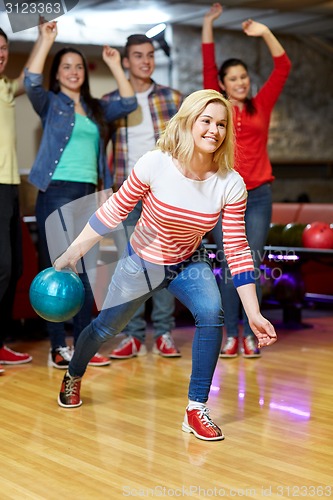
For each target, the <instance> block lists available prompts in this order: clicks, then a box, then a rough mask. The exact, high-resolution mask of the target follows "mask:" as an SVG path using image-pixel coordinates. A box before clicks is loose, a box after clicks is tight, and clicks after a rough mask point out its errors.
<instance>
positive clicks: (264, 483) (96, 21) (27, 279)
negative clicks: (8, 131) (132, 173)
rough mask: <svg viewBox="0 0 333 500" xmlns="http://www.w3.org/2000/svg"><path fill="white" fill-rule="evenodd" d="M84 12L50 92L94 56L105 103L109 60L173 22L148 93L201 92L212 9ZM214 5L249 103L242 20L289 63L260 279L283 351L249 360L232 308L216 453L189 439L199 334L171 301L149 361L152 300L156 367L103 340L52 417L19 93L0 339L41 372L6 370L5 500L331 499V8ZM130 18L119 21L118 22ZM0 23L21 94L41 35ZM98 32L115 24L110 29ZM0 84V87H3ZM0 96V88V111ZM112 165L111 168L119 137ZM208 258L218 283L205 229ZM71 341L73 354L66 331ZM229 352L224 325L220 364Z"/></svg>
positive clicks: (131, 5) (254, 60)
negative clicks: (166, 342)
mask: <svg viewBox="0 0 333 500" xmlns="http://www.w3.org/2000/svg"><path fill="white" fill-rule="evenodd" d="M63 3H65V2H63ZM70 3H71V2H66V4H70ZM72 3H73V4H75V2H72ZM76 4H78V5H77V6H74V7H73V8H72V7H70V6H67V10H66V13H64V14H63V15H62V16H60V17H59V18H58V19H57V24H58V33H59V35H58V37H59V38H58V39H57V40H56V42H55V44H54V46H53V47H52V49H51V51H50V53H49V54H48V56H47V59H46V63H45V67H44V84H45V85H46V86H47V85H48V74H49V70H50V67H51V63H52V58H53V57H54V54H55V53H56V51H57V50H58V49H60V48H63V47H66V46H68V45H70V46H75V47H76V48H78V49H79V50H81V51H82V52H83V53H84V54H85V55H86V59H87V67H88V69H89V78H90V90H91V93H92V94H93V96H94V97H98V98H101V97H102V96H103V95H105V94H106V93H108V92H111V91H113V90H115V89H116V88H117V85H116V80H115V78H114V77H113V76H112V75H111V74H110V72H109V69H108V68H107V66H106V64H105V63H104V61H103V58H102V47H103V45H111V46H113V47H115V48H116V49H117V50H119V51H120V52H122V50H123V47H124V45H125V43H126V39H127V37H128V36H130V35H131V34H133V33H142V34H145V33H147V32H148V29H150V28H152V27H154V26H155V25H157V24H159V23H162V22H163V23H165V24H164V27H163V31H162V35H161V34H160V35H158V36H154V35H153V36H152V38H151V39H152V41H153V44H154V48H155V70H154V73H153V76H152V78H153V80H154V81H155V82H157V83H159V84H161V85H164V86H167V87H171V88H173V89H178V90H179V91H180V92H181V93H182V94H183V95H184V96H187V95H189V94H191V93H192V92H195V91H196V90H199V89H202V88H203V62H202V52H201V42H202V25H203V22H204V17H205V15H206V14H207V12H208V10H209V9H210V8H211V6H212V2H210V1H206V0H195V1H193V2H185V1H183V2H177V1H171V0H169V1H163V2H156V1H153V0H149V1H147V2H132V1H129V2H122V1H118V0H113V1H100V2H95V4H96V5H95V6H94V2H92V1H90V0H84V1H83V2H81V1H79V2H76ZM125 4H126V5H125ZM267 4H271V5H269V6H268V5H267ZM287 4H288V5H287ZM222 5H223V12H222V15H221V19H220V18H219V19H218V20H216V21H215V23H214V40H215V59H216V63H217V65H218V66H220V65H221V63H222V62H223V61H224V60H225V59H227V58H229V57H230V58H231V57H236V58H239V59H241V60H244V61H246V62H247V65H248V70H249V74H250V79H251V88H250V93H251V96H255V95H256V94H257V93H258V92H259V91H260V89H261V88H262V86H263V85H264V84H265V82H266V81H267V79H268V78H269V76H270V74H271V72H272V70H273V63H272V57H271V54H270V53H269V51H268V49H267V47H266V46H265V43H264V42H263V40H261V39H260V37H257V36H253V37H247V36H246V35H245V34H244V32H243V31H242V27H241V23H242V22H243V21H244V20H245V19H254V20H255V21H258V22H260V23H263V24H264V25H266V26H268V27H269V29H270V30H271V32H273V33H274V35H275V36H276V37H277V39H278V40H279V42H280V43H281V45H282V46H283V48H284V50H285V52H286V54H287V55H288V57H289V59H290V61H291V70H290V74H289V75H288V78H287V79H286V82H285V84H284V86H283V89H282V91H281V94H280V95H279V97H278V99H277V101H276V103H275V105H274V108H273V110H272V113H271V116H270V121H269V132H268V137H267V150H268V156H269V160H270V163H271V166H272V179H271V181H270V188H271V194H272V213H271V221H270V225H269V230H268V234H267V239H266V242H265V245H264V248H263V249H262V252H261V255H260V268H259V269H257V272H258V281H259V283H260V293H261V300H260V309H261V312H262V314H263V316H264V317H265V318H267V319H268V320H269V321H270V322H271V323H272V325H273V327H274V329H275V331H276V334H277V341H276V342H275V343H274V344H272V345H270V346H267V347H262V348H261V349H260V351H259V355H258V356H253V357H251V356H246V355H244V354H245V352H244V349H242V348H241V345H242V335H243V330H244V320H243V315H242V311H241V308H239V325H238V326H239V339H240V340H239V345H240V348H239V350H238V352H236V353H235V354H233V355H232V356H229V357H228V356H222V355H221V354H222V350H221V354H220V356H219V358H218V361H217V365H216V368H215V372H214V376H213V380H212V384H211V386H210V393H209V400H208V403H207V405H208V406H209V408H210V417H211V418H212V419H213V420H214V422H215V423H216V424H217V425H218V426H219V427H220V428H221V429H222V431H223V434H224V436H225V437H224V439H221V440H216V441H209V440H205V439H200V438H198V437H196V436H195V434H194V433H193V432H184V427H182V422H183V419H184V412H185V408H186V406H187V404H188V386H189V381H190V376H191V369H192V343H193V337H194V331H195V320H194V318H193V317H192V315H191V313H190V312H189V310H188V309H186V307H185V306H184V305H183V304H182V303H181V302H180V301H178V300H177V299H176V300H175V310H174V321H175V327H174V328H173V329H172V332H171V333H172V338H173V340H174V342H175V344H176V346H177V348H178V350H179V355H177V356H163V355H161V352H156V349H154V325H153V321H152V313H153V302H152V300H151V299H150V300H149V301H148V302H147V303H146V308H145V321H146V324H147V328H146V341H145V346H146V351H147V352H145V353H144V355H141V353H140V352H139V353H138V354H135V355H133V357H130V358H127V359H125V358H124V359H120V358H119V359H116V358H110V354H111V353H112V352H113V351H114V350H115V349H116V348H117V346H119V343H120V341H121V340H123V339H125V335H124V333H121V334H119V335H118V336H116V337H115V338H112V340H109V341H107V342H106V343H104V344H103V345H102V347H101V349H100V351H99V353H100V354H101V355H102V356H103V357H105V358H107V360H108V361H110V362H109V363H108V364H107V365H105V366H88V367H87V371H86V373H85V375H84V377H83V380H82V386H81V399H82V402H83V404H82V406H79V407H75V408H64V407H61V406H59V404H58V393H59V389H60V386H61V383H62V379H63V376H64V374H65V372H66V367H65V369H63V368H64V367H59V366H58V367H55V366H54V365H52V364H51V363H50V339H49V336H48V333H47V330H46V325H45V319H43V318H42V317H41V316H40V315H39V314H38V312H37V311H36V310H35V309H34V307H33V305H32V302H31V285H32V283H33V280H34V279H35V278H36V276H37V275H38V274H39V273H40V271H42V265H41V262H40V255H39V238H38V224H37V220H36V210H35V207H36V200H37V196H38V189H37V188H36V187H35V186H34V185H33V184H32V183H31V182H30V179H29V174H30V171H31V167H32V165H33V163H34V161H35V158H36V155H37V152H38V148H39V145H40V142H41V138H42V134H43V128H42V125H41V120H40V117H39V116H38V115H37V113H36V112H35V111H34V109H33V107H32V105H31V103H30V101H29V99H28V97H27V95H26V94H23V95H21V96H19V97H17V98H16V100H15V118H16V141H17V144H16V149H17V159H18V167H19V174H20V185H19V202H20V226H21V232H22V249H23V270H22V273H21V275H20V277H19V279H18V281H17V285H16V291H15V296H14V301H13V303H12V305H11V307H10V309H11V310H10V314H9V315H8V319H5V320H4V321H3V322H2V325H1V330H2V332H3V337H4V345H5V346H6V347H8V348H9V349H11V350H13V351H15V352H19V353H29V355H30V356H31V358H30V359H29V362H25V363H22V364H16V363H11V362H10V361H8V362H7V361H6V360H4V361H2V360H1V359H0V365H1V370H0V386H1V391H0V397H1V405H0V418H1V421H2V440H1V451H0V455H1V471H2V474H1V476H2V483H3V484H2V489H1V491H2V493H1V498H2V499H3V500H18V499H20V500H21V499H33V500H53V499H54V500H55V499H58V498H60V497H62V498H64V499H66V500H67V499H68V500H73V499H75V500H76V499H80V500H90V499H91V500H92V499H98V500H99V499H108V498H109V499H121V498H123V497H130V498H131V497H141V498H142V497H143V498H146V497H147V498H154V497H169V496H170V497H185V498H186V497H191V498H198V499H199V498H207V497H210V498H220V497H225V498H234V497H235V498H238V497H242V498H254V499H262V498H272V499H278V498H282V499H290V498H292V497H303V498H323V497H324V498H325V497H326V498H330V497H332V498H333V481H332V463H333V445H332V443H333V419H332V403H331V402H332V397H333V388H332V361H331V360H332V356H333V142H332V136H333V104H332V103H333V87H332V84H331V75H332V74H333V5H332V2H328V1H302V2H301V1H298V0H291V1H290V2H284V1H283V0H276V1H273V2H264V1H261V0H258V1H254V0H250V1H248V0H245V1H240V2H232V1H231V0H227V1H226V2H224V3H223V4H222ZM139 8H140V9H142V11H141V10H139ZM91 9H93V10H91ZM123 10H124V12H125V17H124V18H120V17H119V18H118V15H119V16H120V13H121V12H122V11H123ZM153 14H154V15H153ZM113 15H115V20H112V16H113ZM130 15H131V16H132V15H134V19H133V22H132V21H131V20H130V17H129V16H130ZM141 15H142V16H143V17H140V16H141ZM5 16H6V14H5V13H3V12H0V27H1V28H3V29H4V31H5V32H6V33H7V35H8V38H9V60H8V63H7V66H6V69H5V74H6V75H7V76H8V77H9V78H15V77H16V76H17V75H18V73H19V72H20V70H21V68H23V67H24V65H25V62H26V60H27V58H28V56H29V53H30V51H31V50H32V47H33V43H34V40H35V38H36V36H37V32H38V28H37V27H36V26H35V27H31V28H28V29H21V30H17V31H16V32H13V31H12V29H11V25H10V24H9V22H8V20H7V19H5ZM85 16H87V17H85ZM95 16H96V17H95ZM126 16H127V17H126ZM103 18H108V19H110V24H109V26H108V27H105V26H104V25H102V19H103ZM120 19H122V20H121V21H120ZM116 20H117V21H116ZM121 26H122V27H121ZM0 54H1V52H0ZM0 57H1V55H0ZM0 69H1V61H0ZM1 79H2V76H1V73H0V84H1ZM1 92H2V91H1V85H0V97H1ZM0 110H1V108H0ZM254 147H256V146H254ZM106 154H107V158H108V162H109V165H111V163H112V141H111V139H110V140H109V142H108V144H107V149H106ZM0 155H1V148H0ZM245 157H246V153H245ZM0 160H1V158H0ZM0 179H1V177H0ZM0 184H1V181H0ZM203 243H204V245H205V246H206V249H207V251H208V255H209V259H210V264H211V267H212V269H213V272H214V275H215V278H216V281H217V283H218V284H219V283H220V280H223V271H222V270H221V267H220V265H219V261H218V248H217V245H216V242H215V240H214V236H213V232H212V231H210V232H208V233H206V234H205V236H204V239H203ZM118 258H119V257H118V253H117V246H116V241H115V239H114V238H113V237H112V234H111V235H109V236H107V237H105V238H104V239H103V240H102V241H101V243H100V244H99V247H98V257H97V258H96V274H95V275H94V279H95V283H96V286H95V290H94V299H95V302H94V305H93V308H92V311H91V317H92V318H95V317H97V315H98V314H99V311H100V309H101V307H102V303H103V298H104V296H105V293H106V290H107V287H108V285H109V282H110V279H111V277H112V272H113V270H114V267H115V263H116V262H117V261H118ZM222 303H223V297H222ZM44 305H45V304H44ZM65 329H66V342H67V344H68V346H73V319H72V318H70V319H66V321H65ZM227 340H228V338H227V334H226V329H225V327H222V331H221V349H223V346H225V344H226V342H227ZM0 352H1V349H0ZM71 352H72V351H71ZM0 357H1V356H0ZM59 368H61V369H59Z"/></svg>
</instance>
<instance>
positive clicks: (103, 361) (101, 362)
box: [88, 352, 111, 366]
mask: <svg viewBox="0 0 333 500" xmlns="http://www.w3.org/2000/svg"><path fill="white" fill-rule="evenodd" d="M110 364H111V361H110V360H109V358H106V357H105V356H102V355H101V354H99V353H98V352H96V354H95V356H93V357H92V358H91V360H90V361H89V363H88V366H107V365H110Z"/></svg>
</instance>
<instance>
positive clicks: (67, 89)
mask: <svg viewBox="0 0 333 500" xmlns="http://www.w3.org/2000/svg"><path fill="white" fill-rule="evenodd" d="M84 78H85V71H84V64H83V60H82V57H81V56H80V55H79V54H75V52H68V53H66V54H64V55H63V56H62V58H61V61H60V64H59V68H58V71H57V80H58V81H59V85H60V90H61V92H63V93H64V94H67V95H71V94H72V93H77V92H80V90H81V87H82V84H83V82H84Z"/></svg>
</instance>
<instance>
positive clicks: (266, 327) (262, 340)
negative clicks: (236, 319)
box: [249, 314, 277, 348]
mask: <svg viewBox="0 0 333 500" xmlns="http://www.w3.org/2000/svg"><path fill="white" fill-rule="evenodd" d="M249 322H250V326H251V329H252V331H253V333H254V334H255V336H256V337H257V339H258V347H259V348H261V347H267V346H269V345H272V344H274V342H276V341H277V334H276V331H275V328H274V326H273V325H272V323H270V322H269V321H268V319H266V318H264V317H263V316H262V315H261V314H258V316H256V317H255V318H251V320H249Z"/></svg>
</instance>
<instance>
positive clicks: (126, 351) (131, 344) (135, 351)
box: [109, 335, 147, 359]
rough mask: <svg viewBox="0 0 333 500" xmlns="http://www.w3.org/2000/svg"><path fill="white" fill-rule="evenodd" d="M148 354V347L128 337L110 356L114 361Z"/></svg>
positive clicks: (130, 336)
mask: <svg viewBox="0 0 333 500" xmlns="http://www.w3.org/2000/svg"><path fill="white" fill-rule="evenodd" d="M146 354H147V349H146V346H145V345H144V344H142V343H141V342H140V340H138V339H136V338H135V337H132V335H128V336H126V337H125V338H124V339H123V340H122V341H121V342H120V344H119V345H118V347H117V348H116V349H114V350H113V351H112V352H111V354H110V355H109V356H110V358H113V359H128V358H134V357H136V356H145V355H146Z"/></svg>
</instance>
